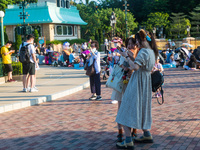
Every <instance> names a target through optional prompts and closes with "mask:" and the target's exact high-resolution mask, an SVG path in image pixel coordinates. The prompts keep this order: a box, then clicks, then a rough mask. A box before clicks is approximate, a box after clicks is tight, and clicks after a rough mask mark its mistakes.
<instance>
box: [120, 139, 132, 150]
mask: <svg viewBox="0 0 200 150" xmlns="http://www.w3.org/2000/svg"><path fill="white" fill-rule="evenodd" d="M116 146H117V148H118V149H132V150H134V143H133V141H131V142H130V143H126V140H124V141H123V142H121V143H120V142H118V143H117V144H116Z"/></svg>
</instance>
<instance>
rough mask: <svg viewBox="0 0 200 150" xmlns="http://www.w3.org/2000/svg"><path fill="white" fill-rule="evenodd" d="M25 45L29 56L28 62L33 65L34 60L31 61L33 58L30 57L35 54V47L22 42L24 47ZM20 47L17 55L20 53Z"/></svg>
mask: <svg viewBox="0 0 200 150" xmlns="http://www.w3.org/2000/svg"><path fill="white" fill-rule="evenodd" d="M27 44H29V45H28V51H29V54H30V61H31V62H32V63H35V62H34V60H33V56H32V54H35V47H34V46H33V44H31V43H27V42H24V46H26V45H27ZM21 47H22V44H21V45H20V47H19V53H20V49H21Z"/></svg>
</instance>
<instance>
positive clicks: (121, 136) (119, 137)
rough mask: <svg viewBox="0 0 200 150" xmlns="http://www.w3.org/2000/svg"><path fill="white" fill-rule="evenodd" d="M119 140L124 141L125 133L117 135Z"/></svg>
mask: <svg viewBox="0 0 200 150" xmlns="http://www.w3.org/2000/svg"><path fill="white" fill-rule="evenodd" d="M117 142H120V143H121V142H123V135H122V134H118V135H117Z"/></svg>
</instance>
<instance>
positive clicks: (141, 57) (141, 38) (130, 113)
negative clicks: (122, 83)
mask: <svg viewBox="0 0 200 150" xmlns="http://www.w3.org/2000/svg"><path fill="white" fill-rule="evenodd" d="M135 39H136V44H137V45H138V47H139V48H140V51H139V53H138V55H137V57H136V58H135V61H134V62H133V61H132V60H131V58H130V57H129V55H128V54H127V53H126V52H121V55H122V56H124V57H125V58H126V60H127V61H128V63H129V65H130V69H131V70H134V73H133V74H132V76H131V78H130V80H129V84H128V86H127V88H126V91H125V93H124V95H123V98H122V103H121V106H120V108H119V111H118V113H117V118H116V122H117V123H119V124H122V125H123V128H124V131H125V135H126V139H125V140H124V141H123V142H118V143H117V145H116V146H117V148H119V149H127V148H128V149H134V144H133V139H132V137H131V128H134V129H142V130H143V132H144V134H143V136H141V137H136V138H135V140H134V141H135V142H146V143H152V142H153V138H152V136H151V133H150V132H149V129H151V124H152V117H151V101H152V85H151V71H152V69H153V67H154V65H155V60H156V58H157V56H158V49H157V46H156V42H155V39H154V37H153V34H152V33H149V32H147V31H145V30H143V29H142V30H140V31H139V33H137V34H136V35H135Z"/></svg>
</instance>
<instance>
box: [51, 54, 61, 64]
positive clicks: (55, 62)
mask: <svg viewBox="0 0 200 150" xmlns="http://www.w3.org/2000/svg"><path fill="white" fill-rule="evenodd" d="M59 56H60V54H59V53H58V52H53V53H51V57H52V66H54V67H58V58H59Z"/></svg>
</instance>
